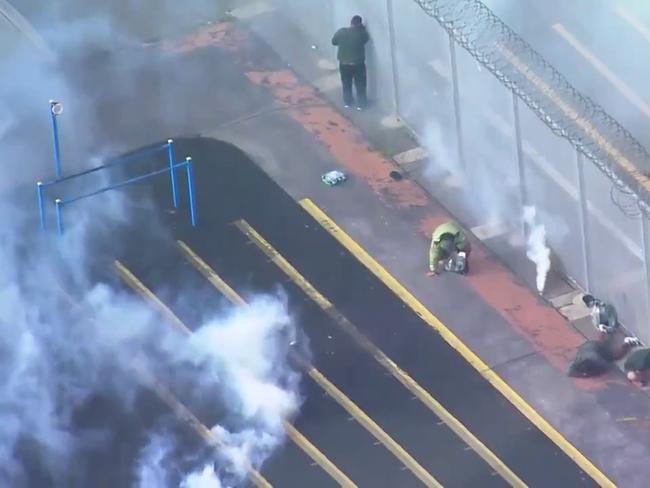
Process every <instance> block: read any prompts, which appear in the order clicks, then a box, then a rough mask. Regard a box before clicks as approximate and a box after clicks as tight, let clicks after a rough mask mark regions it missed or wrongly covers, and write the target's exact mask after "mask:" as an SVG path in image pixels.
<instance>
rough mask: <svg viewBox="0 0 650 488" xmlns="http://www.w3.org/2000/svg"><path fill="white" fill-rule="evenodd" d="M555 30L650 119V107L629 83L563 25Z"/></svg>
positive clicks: (554, 28)
mask: <svg viewBox="0 0 650 488" xmlns="http://www.w3.org/2000/svg"><path fill="white" fill-rule="evenodd" d="M553 30H554V31H555V32H557V33H558V34H559V35H560V36H561V37H562V38H563V39H564V40H565V41H566V42H568V43H569V44H570V45H571V47H573V49H575V50H576V51H578V53H579V54H580V55H581V56H582V57H583V58H585V59H586V60H587V61H588V62H589V64H591V65H592V66H593V67H594V68H595V69H596V71H598V72H599V73H600V74H601V75H603V76H604V77H605V78H606V79H607V81H609V82H610V83H611V84H612V85H614V87H615V88H616V89H617V90H618V91H619V92H620V93H621V95H623V96H624V97H625V98H626V99H627V100H628V101H629V102H630V103H631V104H632V105H634V106H635V107H636V108H638V109H639V110H640V111H641V112H643V113H644V114H645V116H646V117H650V105H648V104H647V103H646V102H645V101H644V100H643V98H641V97H640V96H639V95H638V94H637V93H636V92H635V91H634V90H633V89H632V88H631V87H630V86H629V85H628V84H627V83H625V82H624V81H623V80H621V79H620V78H619V77H618V76H616V74H615V73H614V72H613V71H612V70H611V69H609V68H608V67H607V65H606V64H605V63H603V62H602V61H601V60H600V59H598V58H597V57H596V55H595V54H594V53H592V52H591V51H590V50H589V49H588V48H587V47H586V46H585V45H584V44H582V43H581V42H580V41H579V40H578V39H577V38H576V37H575V36H574V35H573V34H571V33H570V32H569V31H568V30H567V29H566V27H564V26H563V25H562V24H554V25H553Z"/></svg>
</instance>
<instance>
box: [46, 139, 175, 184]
mask: <svg viewBox="0 0 650 488" xmlns="http://www.w3.org/2000/svg"><path fill="white" fill-rule="evenodd" d="M166 147H167V144H163V145H160V146H156V147H154V148H151V149H143V150H142V151H140V152H138V153H136V154H131V155H129V156H125V157H124V158H118V159H112V160H109V162H108V163H105V164H102V165H101V166H96V167H95V168H91V169H87V170H85V171H82V172H81V173H75V174H73V175H70V176H66V177H65V178H59V179H57V180H52V181H48V182H45V183H43V186H44V187H48V186H50V185H55V184H56V183H62V182H64V181H68V180H71V179H74V178H78V177H81V176H85V175H88V174H90V173H94V172H95V171H99V170H102V169H106V168H110V167H112V166H117V165H120V164H122V163H128V162H129V161H131V160H133V159H136V156H138V157H140V156H144V155H146V154H150V153H154V152H157V151H162V150H163V149H165V148H166Z"/></svg>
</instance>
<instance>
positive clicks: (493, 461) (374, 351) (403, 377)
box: [237, 224, 526, 487]
mask: <svg viewBox="0 0 650 488" xmlns="http://www.w3.org/2000/svg"><path fill="white" fill-rule="evenodd" d="M237 226H238V227H239V228H240V230H242V232H244V233H245V234H246V235H248V237H249V238H250V239H251V240H252V241H253V243H254V244H255V245H257V247H258V248H259V249H260V250H261V251H262V252H263V253H264V254H266V256H267V257H268V258H269V259H270V260H271V261H273V262H274V263H275V264H276V265H277V267H278V268H280V269H281V270H282V272H284V274H285V275H287V277H288V278H289V279H290V280H291V281H293V282H294V283H295V284H296V285H298V287H299V288H300V289H301V290H302V291H303V292H304V293H305V294H306V295H307V296H308V297H309V298H311V299H312V300H313V301H314V302H315V303H316V304H317V305H318V306H319V307H320V308H321V309H323V311H324V312H325V313H326V314H327V315H328V316H329V317H330V318H332V319H333V320H334V322H335V323H336V324H337V325H339V326H340V328H341V329H342V330H343V331H344V332H345V333H346V334H348V335H349V336H350V337H352V339H353V340H354V341H355V342H356V343H357V344H358V345H359V346H360V347H361V348H362V349H363V350H365V351H366V352H367V353H369V354H370V355H371V356H372V357H374V358H375V359H376V360H377V362H378V363H379V364H381V365H382V366H383V367H384V368H385V369H387V370H388V371H389V372H390V373H391V374H392V375H393V377H394V378H395V379H397V381H399V382H400V383H401V384H402V385H403V386H404V387H405V388H406V389H407V390H409V391H410V392H411V393H412V394H413V395H414V396H415V397H416V398H418V399H419V400H420V401H421V402H422V403H423V404H424V405H425V406H426V407H427V408H429V410H431V411H432V412H433V413H434V414H435V415H436V416H438V417H439V418H440V420H442V421H443V422H444V423H445V424H446V425H447V426H448V427H449V428H450V429H451V430H452V431H453V432H454V433H455V434H456V435H457V436H458V437H460V438H461V439H462V440H463V441H464V442H465V443H466V444H468V445H469V446H470V447H471V448H472V449H473V450H474V451H475V452H476V453H477V454H478V455H479V456H480V457H481V458H483V460H484V461H485V462H486V463H487V464H489V465H490V466H491V467H492V469H494V470H495V471H496V472H497V473H498V474H499V475H501V476H502V477H503V478H504V479H505V480H506V481H507V482H508V483H510V485H511V486H515V487H524V486H526V484H525V483H524V482H523V481H522V480H521V479H520V478H519V477H518V476H517V475H516V474H515V473H514V472H512V471H511V470H510V468H508V466H506V464H505V463H504V462H503V461H501V460H500V459H499V458H498V457H497V456H496V455H495V454H494V453H493V452H492V451H490V450H489V449H488V448H487V446H485V444H483V443H482V442H481V441H480V440H479V439H478V438H476V437H475V436H474V434H472V433H471V432H470V431H469V430H468V429H467V428H466V427H465V426H464V425H463V424H462V423H461V422H460V421H459V420H458V419H456V417H454V416H453V415H452V414H451V413H450V412H449V411H448V410H447V409H446V408H445V407H443V406H442V404H441V403H440V402H438V401H437V400H436V399H435V398H433V397H432V396H431V394H430V393H429V392H428V391H427V390H425V389H424V388H422V387H421V386H420V385H419V384H418V383H417V382H416V381H415V380H414V379H413V378H411V377H410V376H409V375H408V374H407V373H406V372H405V371H404V370H402V369H401V368H400V367H399V366H398V365H397V364H396V363H395V362H394V361H393V360H392V359H390V358H389V357H388V356H386V354H385V353H384V352H383V351H382V350H381V349H379V348H378V347H377V346H376V345H375V344H374V343H373V342H372V341H371V340H370V339H368V338H367V337H366V336H365V335H363V333H361V331H359V329H358V328H357V327H356V326H355V325H354V324H353V323H352V322H350V321H349V320H348V318H347V317H345V315H343V314H342V313H341V312H340V311H339V310H338V309H337V308H336V307H335V306H334V304H333V303H332V302H330V301H329V300H328V299H327V298H325V296H323V295H322V294H321V293H320V292H319V291H318V290H317V289H316V288H315V287H314V286H313V285H312V284H311V283H309V281H307V280H306V279H305V277H304V276H302V275H301V274H300V272H299V271H298V270H297V269H296V268H294V267H293V265H292V264H291V263H289V261H287V260H286V259H285V258H284V256H282V255H281V254H280V253H279V252H278V251H277V250H276V249H275V248H274V247H273V246H272V245H271V244H270V243H269V242H268V241H267V240H266V239H264V237H262V236H261V235H260V234H259V233H258V232H256V231H255V230H254V229H253V228H251V227H250V226H248V224H238V225H237Z"/></svg>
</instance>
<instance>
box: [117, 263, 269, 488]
mask: <svg viewBox="0 0 650 488" xmlns="http://www.w3.org/2000/svg"><path fill="white" fill-rule="evenodd" d="M114 264H115V268H116V269H117V272H118V273H119V275H120V277H121V278H122V279H123V280H124V282H125V283H126V284H127V285H129V286H130V287H131V289H132V290H134V291H135V292H136V293H138V294H139V295H141V296H142V297H144V298H145V299H146V300H148V301H149V302H151V304H152V305H153V306H154V308H156V309H157V310H158V311H159V312H160V314H161V315H163V316H164V317H165V318H166V319H168V320H169V321H170V322H171V323H172V324H173V325H174V326H175V327H176V328H177V329H179V330H180V331H181V332H182V333H183V334H185V335H191V334H192V331H191V330H190V329H189V328H188V327H187V326H186V325H185V324H184V323H183V321H182V320H181V319H179V318H178V316H177V315H176V314H175V313H174V312H172V310H171V309H170V308H169V307H167V305H165V304H164V303H163V302H162V301H161V300H160V299H159V298H158V297H157V296H156V295H155V294H154V293H153V292H152V291H151V290H150V289H149V288H147V287H146V286H145V284H144V283H142V282H141V281H140V280H139V279H138V278H137V277H136V276H135V275H134V274H133V273H132V272H131V271H130V270H129V269H127V267H126V266H124V265H123V264H122V263H120V262H119V261H115V262H114ZM136 369H137V368H136ZM139 372H140V373H143V374H146V371H144V370H142V369H141V370H140V371H139ZM149 380H150V381H153V383H151V384H152V385H154V386H156V385H157V386H156V388H158V387H161V386H160V384H159V383H156V381H155V379H154V378H153V377H152V376H150V375H149ZM156 393H159V394H160V393H162V394H166V393H165V391H164V390H161V391H160V392H159V391H156ZM161 398H162V399H163V401H165V403H167V404H168V405H169V406H170V408H172V409H174V411H175V412H177V413H179V414H181V415H182V418H184V419H186V420H187V421H188V422H189V423H190V424H192V426H193V427H194V429H195V430H196V431H197V432H199V434H200V435H201V436H202V437H203V438H205V439H208V440H210V441H211V442H212V443H215V442H216V443H217V444H216V445H217V446H220V447H223V446H224V444H223V442H222V441H221V440H220V439H218V438H217V436H216V435H215V434H214V433H213V432H212V431H211V430H210V429H209V428H208V427H206V426H205V425H204V424H202V423H201V421H200V420H199V419H198V418H196V416H195V415H194V414H193V413H192V412H190V410H189V409H188V408H187V407H185V406H184V405H183V404H181V403H180V402H178V401H176V402H177V403H176V404H175V403H174V401H175V398H174V397H173V395H171V393H169V394H168V395H166V397H161ZM172 399H173V400H172ZM177 409H178V410H177ZM246 463H247V466H246V468H247V471H248V473H249V476H250V478H251V481H252V482H253V483H254V484H255V486H257V487H258V488H273V486H272V485H271V483H269V482H268V481H267V480H266V479H265V478H264V477H263V476H262V475H261V474H260V473H259V472H258V471H257V470H255V469H254V468H253V467H252V466H251V465H250V464H249V463H248V462H246Z"/></svg>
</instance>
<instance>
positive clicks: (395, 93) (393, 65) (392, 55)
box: [386, 0, 400, 117]
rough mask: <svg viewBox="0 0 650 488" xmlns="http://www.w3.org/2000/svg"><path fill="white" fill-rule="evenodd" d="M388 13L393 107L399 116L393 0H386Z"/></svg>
mask: <svg viewBox="0 0 650 488" xmlns="http://www.w3.org/2000/svg"><path fill="white" fill-rule="evenodd" d="M386 15H387V17H388V39H389V41H390V64H391V71H392V75H393V109H394V110H395V116H396V117H397V116H399V113H400V110H399V109H400V105H399V88H398V87H399V76H398V74H397V56H396V54H395V22H394V19H393V0H386Z"/></svg>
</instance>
